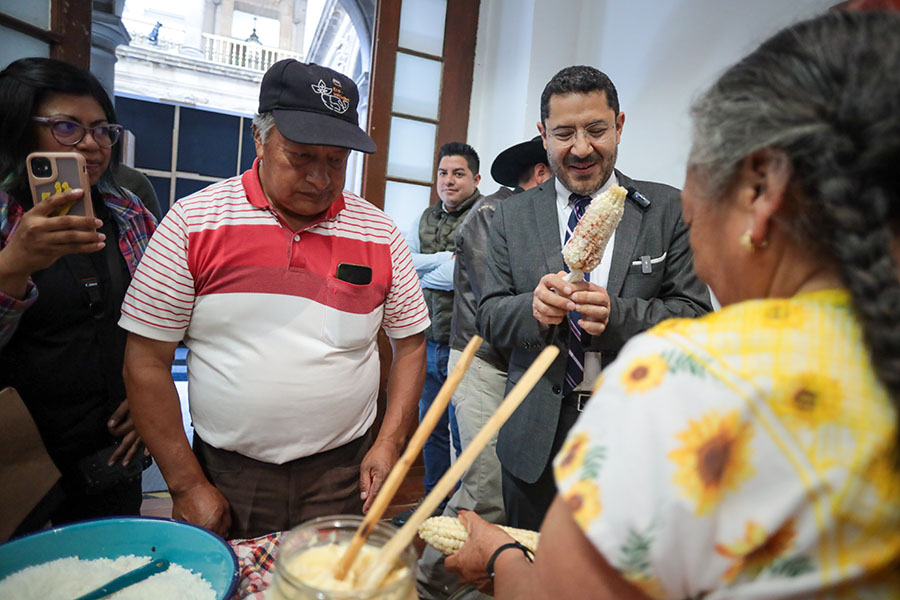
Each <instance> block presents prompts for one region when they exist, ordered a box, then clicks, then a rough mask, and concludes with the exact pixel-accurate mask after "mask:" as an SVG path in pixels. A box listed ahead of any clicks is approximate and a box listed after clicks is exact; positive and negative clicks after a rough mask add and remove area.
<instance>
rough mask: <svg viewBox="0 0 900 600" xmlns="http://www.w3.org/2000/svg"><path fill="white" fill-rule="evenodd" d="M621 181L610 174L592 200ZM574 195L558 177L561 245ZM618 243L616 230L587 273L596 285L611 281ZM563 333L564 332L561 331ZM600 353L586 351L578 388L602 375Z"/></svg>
mask: <svg viewBox="0 0 900 600" xmlns="http://www.w3.org/2000/svg"><path fill="white" fill-rule="evenodd" d="M618 184H619V181H618V179H616V174H615V173H613V174H612V175H610V176H609V179H607V180H606V183H604V184H603V187H601V188H600V189H599V190H597V191H596V192H595V193H594V194H593V195H591V200H593V199H594V198H596V197H597V196H599V195H600V194H602V193H603V192H605V191H606V190H608V189H609V188H610V187H612V186H614V185H618ZM570 195H572V192H571V191H569V190H567V189H566V187H565V186H564V185H563V183H562V182H561V181H560V180H559V179H556V217H557V221H558V222H559V242H560V245H561V246H565V243H566V225H568V223H569V215H571V214H572V210H573V207H572V203H571V202H569V196H570ZM615 245H616V232H615V231H614V232H613V234H612V236H610V238H609V243H608V244H607V245H606V251H605V252H604V253H603V258H602V259H601V261H600V265H599V266H598V267H597V268H596V269H594V270H593V271H591V272H590V273H585V278H586V279H587V280H588V281H590V282H591V283H593V284H595V285H599V286H600V287H602V288H606V285H607V283H609V267H610V265H611V264H612V254H613V248H614V247H615ZM568 333H569V330H568V326H567V325H566V332H565V335H568ZM560 335H562V332H560ZM600 365H601V363H600V353H599V352H585V353H584V379H583V380H582V382H581V383H580V384H579V385H578V387H576V388H575V389H576V390H590V389H591V387H592V385H593V383H594V380H596V379H597V377H598V376H599V375H600Z"/></svg>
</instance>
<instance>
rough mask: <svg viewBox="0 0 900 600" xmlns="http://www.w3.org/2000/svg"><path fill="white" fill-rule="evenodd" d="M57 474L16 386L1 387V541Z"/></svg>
mask: <svg viewBox="0 0 900 600" xmlns="http://www.w3.org/2000/svg"><path fill="white" fill-rule="evenodd" d="M59 478H60V473H59V470H58V469H57V468H56V465H55V464H53V461H52V460H51V459H50V456H49V455H48V454H47V450H46V449H45V448H44V443H43V441H41V436H40V434H39V433H38V429H37V426H36V425H35V424H34V420H33V419H32V418H31V414H30V413H29V412H28V409H27V408H25V403H24V402H22V398H20V397H19V394H18V393H17V392H16V390H14V389H12V388H6V389H4V390H2V391H0V541H3V540H6V539H8V538H9V536H10V535H12V533H13V531H15V530H16V527H18V526H19V524H20V523H21V522H22V521H23V520H24V519H25V517H26V516H28V514H29V513H30V512H31V511H32V509H34V507H35V506H37V503H38V502H39V501H40V500H41V499H42V498H43V497H44V496H45V495H46V494H47V492H49V491H50V488H51V487H53V484H54V483H56V482H57V481H58V480H59Z"/></svg>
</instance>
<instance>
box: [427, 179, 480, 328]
mask: <svg viewBox="0 0 900 600" xmlns="http://www.w3.org/2000/svg"><path fill="white" fill-rule="evenodd" d="M481 198H482V195H481V192H479V191H478V190H477V189H476V190H475V193H474V194H472V196H470V197H469V198H467V199H466V200H464V201H463V202H462V204H460V205H459V207H458V208H457V209H456V210H454V211H453V212H448V211H447V210H445V209H444V203H443V202H438V203H437V204H434V205H433V206H429V207H428V208H426V209H425V212H424V213H422V218H421V219H419V252H420V253H422V254H434V253H435V252H455V251H456V229H457V227H459V226H460V225H461V224H462V222H463V220H464V219H465V218H466V215H467V214H469V210H471V208H472V206H473V205H474V204H475V203H476V202H477V201H478V200H480V199H481ZM422 293H423V294H424V295H425V304H427V305H428V316H429V317H431V326H430V327H429V328H428V329H426V330H425V339H427V340H430V341H432V342H437V343H439V344H449V343H450V319H451V317H452V315H453V292H452V291H447V290H435V289H430V288H422Z"/></svg>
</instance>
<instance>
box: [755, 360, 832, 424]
mask: <svg viewBox="0 0 900 600" xmlns="http://www.w3.org/2000/svg"><path fill="white" fill-rule="evenodd" d="M843 399H844V393H843V391H842V390H841V384H840V382H838V381H837V380H836V379H834V378H833V377H829V376H828V375H824V374H820V373H813V372H807V373H800V374H799V375H796V376H794V377H791V378H789V379H788V380H787V381H786V382H785V384H784V385H783V386H782V387H781V389H780V390H777V391H776V393H775V394H773V396H772V398H771V400H770V404H771V406H772V409H773V410H774V411H775V412H777V413H778V414H779V415H781V416H782V417H784V418H785V419H787V420H790V421H793V422H794V423H799V424H803V425H806V426H809V427H817V426H818V425H822V424H830V423H834V422H835V421H837V420H839V417H840V414H841V408H842V407H841V403H842V402H843Z"/></svg>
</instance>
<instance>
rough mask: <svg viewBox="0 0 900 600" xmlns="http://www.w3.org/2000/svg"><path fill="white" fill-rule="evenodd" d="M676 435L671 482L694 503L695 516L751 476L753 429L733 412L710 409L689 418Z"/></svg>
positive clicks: (713, 505)
mask: <svg viewBox="0 0 900 600" xmlns="http://www.w3.org/2000/svg"><path fill="white" fill-rule="evenodd" d="M676 437H677V438H678V440H679V441H680V442H681V445H680V446H679V447H678V448H676V449H675V450H672V451H671V452H670V453H669V458H670V459H671V460H672V461H673V462H674V463H675V464H676V465H678V469H677V470H676V472H675V477H674V480H673V481H674V482H675V484H676V485H677V486H678V487H679V488H680V489H681V490H682V493H683V494H684V495H686V496H687V497H689V498H691V499H692V500H693V501H694V502H695V504H696V512H697V514H698V515H702V514H705V513H708V512H709V511H711V510H712V509H713V508H715V507H716V506H717V505H718V503H719V501H720V500H721V499H722V496H723V495H724V494H726V493H727V492H733V491H736V490H737V489H738V488H739V486H740V485H741V483H743V482H744V481H746V480H747V479H748V478H749V477H750V476H751V475H753V472H754V468H753V465H752V464H751V462H750V454H751V451H750V441H751V440H752V439H753V430H752V429H751V427H750V425H749V423H742V422H741V421H740V418H739V416H738V413H737V412H736V411H734V412H730V413H728V414H725V415H720V414H718V413H714V412H711V413H708V414H706V415H704V416H703V417H702V418H701V419H699V420H697V421H688V426H687V428H686V429H684V430H683V431H681V432H680V433H678V434H677V435H676Z"/></svg>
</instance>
